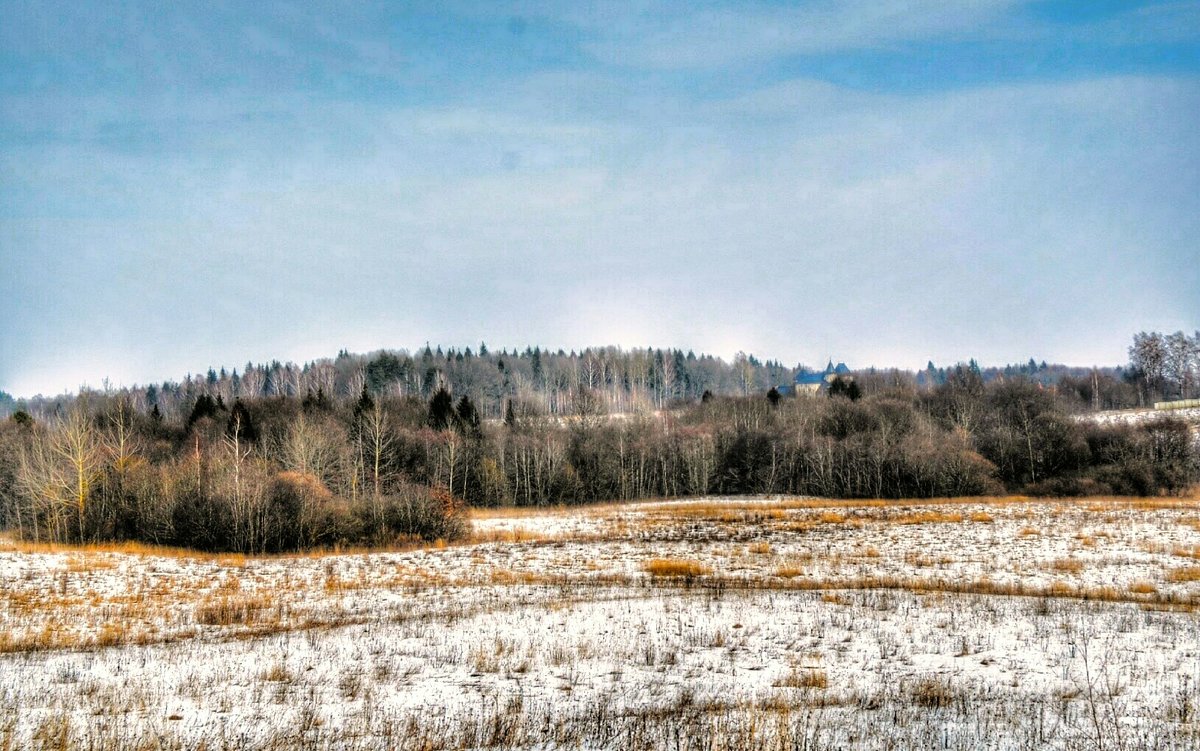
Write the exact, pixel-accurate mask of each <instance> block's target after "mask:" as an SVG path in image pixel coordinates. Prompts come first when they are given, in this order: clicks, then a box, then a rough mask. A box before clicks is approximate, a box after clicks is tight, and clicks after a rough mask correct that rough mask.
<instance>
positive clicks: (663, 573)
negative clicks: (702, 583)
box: [642, 558, 712, 578]
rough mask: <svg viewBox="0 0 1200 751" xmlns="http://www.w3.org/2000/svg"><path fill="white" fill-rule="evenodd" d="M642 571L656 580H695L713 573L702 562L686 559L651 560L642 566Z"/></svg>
mask: <svg viewBox="0 0 1200 751" xmlns="http://www.w3.org/2000/svg"><path fill="white" fill-rule="evenodd" d="M642 570H643V571H645V572H646V573H647V574H650V576H652V577H655V578H667V577H669V578H694V577H697V576H707V575H709V574H711V573H712V569H710V568H708V567H707V566H705V565H703V564H701V563H700V561H693V560H688V559H684V558H651V559H650V560H648V561H646V562H645V563H644V564H643V565H642Z"/></svg>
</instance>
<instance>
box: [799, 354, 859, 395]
mask: <svg viewBox="0 0 1200 751" xmlns="http://www.w3.org/2000/svg"><path fill="white" fill-rule="evenodd" d="M838 377H840V378H842V379H843V380H847V381H849V380H854V376H853V375H851V374H850V368H848V367H846V363H844V362H839V363H838V364H837V365H834V364H833V360H830V361H829V364H828V365H826V366H825V370H824V371H822V372H820V373H797V374H796V382H795V390H796V396H813V395H815V394H819V393H820V392H821V390H822V389H825V388H828V387H829V384H831V383H833V379H835V378H838Z"/></svg>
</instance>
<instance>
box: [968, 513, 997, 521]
mask: <svg viewBox="0 0 1200 751" xmlns="http://www.w3.org/2000/svg"><path fill="white" fill-rule="evenodd" d="M967 518H969V519H970V520H971V521H973V522H976V523H979V524H991V523H992V522H994V521H995V518H994V517H993V516H992V515H991V514H989V513H988V512H986V511H972V512H971V515H970V516H969V517H967Z"/></svg>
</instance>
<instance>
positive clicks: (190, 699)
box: [0, 498, 1200, 749]
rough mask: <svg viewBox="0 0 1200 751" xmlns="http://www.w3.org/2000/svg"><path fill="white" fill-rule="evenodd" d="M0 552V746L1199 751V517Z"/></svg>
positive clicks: (1011, 514) (838, 516)
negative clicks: (318, 551)
mask: <svg viewBox="0 0 1200 751" xmlns="http://www.w3.org/2000/svg"><path fill="white" fill-rule="evenodd" d="M474 526H475V535H476V539H477V540H480V541H477V542H473V543H470V544H463V545H452V546H448V547H440V548H437V547H434V548H429V549H423V550H410V551H396V552H381V553H369V554H345V555H319V556H281V557H267V558H243V557H241V556H203V555H198V554H190V553H186V552H184V551H169V550H163V551H159V550H136V549H135V550H131V551H106V550H62V551H54V550H49V549H42V548H38V547H31V546H23V545H17V544H13V543H11V542H10V543H9V545H8V547H7V549H5V548H2V547H0V651H2V652H3V653H4V654H0V701H2V702H3V705H4V706H6V707H11V708H14V709H15V710H16V711H11V712H9V713H8V715H7V717H6V718H0V748H7V747H18V748H19V747H26V746H32V745H41V746H54V747H65V748H71V747H94V748H101V747H102V748H143V747H150V746H152V747H155V748H195V747H199V746H207V747H210V748H213V747H216V748H221V747H229V748H273V749H283V748H364V749H368V748H370V749H374V748H430V749H433V748H480V747H501V748H556V747H570V748H579V747H583V748H614V749H616V748H639V747H646V748H653V747H667V746H670V747H672V748H674V747H679V748H710V747H713V746H714V745H719V746H721V747H727V748H747V749H749V748H827V747H828V748H888V747H891V748H909V747H937V748H963V749H974V748H1014V749H1015V748H1043V747H1045V748H1064V749H1067V748H1090V747H1097V746H1098V745H1101V744H1102V745H1105V746H1109V747H1114V748H1115V747H1118V746H1119V747H1123V748H1195V747H1197V744H1200V716H1198V714H1197V712H1198V711H1200V619H1198V618H1197V615H1196V613H1195V610H1196V608H1197V606H1198V605H1200V560H1198V559H1200V501H1198V500H1197V499H1141V500H1132V501H1130V500H1114V499H1099V500H1097V499H1084V500H1079V501H1028V500H1021V499H1016V500H1012V499H1004V500H998V501H978V500H967V501H946V502H938V503H926V502H882V503H880V502H860V503H855V502H834V501H819V500H814V499H794V498H781V499H722V498H710V499H700V500H695V501H682V502H658V503H644V504H634V505H625V506H604V507H592V508H585V509H566V510H564V509H550V510H541V511H532V512H531V511H496V512H487V513H479V514H477V516H476V518H475V520H474Z"/></svg>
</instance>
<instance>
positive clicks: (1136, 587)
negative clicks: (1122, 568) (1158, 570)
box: [1129, 581, 1158, 595]
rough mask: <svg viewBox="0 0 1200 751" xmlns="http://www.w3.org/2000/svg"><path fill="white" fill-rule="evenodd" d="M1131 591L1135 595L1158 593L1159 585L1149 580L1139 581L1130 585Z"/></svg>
mask: <svg viewBox="0 0 1200 751" xmlns="http://www.w3.org/2000/svg"><path fill="white" fill-rule="evenodd" d="M1129 591H1130V592H1132V593H1133V594H1135V595H1152V594H1157V593H1158V587H1156V586H1154V584H1152V583H1151V582H1148V581H1137V582H1133V583H1132V584H1130V585H1129Z"/></svg>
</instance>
